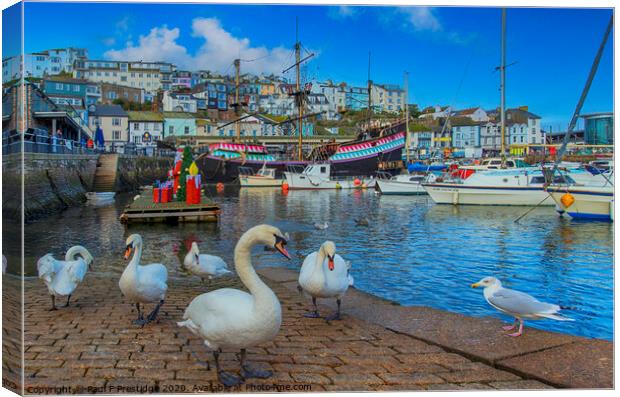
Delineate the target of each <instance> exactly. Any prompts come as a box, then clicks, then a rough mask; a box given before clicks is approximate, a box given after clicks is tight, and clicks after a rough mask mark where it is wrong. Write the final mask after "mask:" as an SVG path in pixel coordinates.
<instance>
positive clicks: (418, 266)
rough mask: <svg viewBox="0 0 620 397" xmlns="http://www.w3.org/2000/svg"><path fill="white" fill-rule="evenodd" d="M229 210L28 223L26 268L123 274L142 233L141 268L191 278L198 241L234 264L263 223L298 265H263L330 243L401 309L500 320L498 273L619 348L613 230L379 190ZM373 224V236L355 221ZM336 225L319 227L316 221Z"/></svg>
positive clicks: (103, 212)
mask: <svg viewBox="0 0 620 397" xmlns="http://www.w3.org/2000/svg"><path fill="white" fill-rule="evenodd" d="M210 194H211V195H212V196H213V198H214V200H216V201H217V202H218V203H219V204H220V205H221V207H222V218H221V219H222V220H221V221H220V224H219V225H216V224H211V223H201V224H192V223H188V224H180V225H177V226H173V225H166V224H159V225H132V226H131V227H129V228H127V229H126V228H125V227H124V226H123V225H121V224H120V223H119V222H118V217H119V215H120V212H121V210H122V208H123V205H124V204H125V203H126V202H127V201H128V200H130V199H131V195H127V196H120V197H118V198H117V199H116V201H115V202H114V203H113V204H112V205H110V206H102V207H93V206H84V207H80V208H73V209H70V210H68V211H65V212H63V213H62V214H60V215H56V216H52V217H49V218H46V219H44V220H41V221H38V222H34V223H32V224H28V225H27V226H26V232H25V238H26V241H27V247H26V271H27V273H28V274H30V275H32V274H34V272H35V266H36V260H37V258H38V257H40V256H41V255H43V254H44V253H46V252H53V253H54V254H55V255H57V256H62V255H64V252H65V251H66V249H67V248H68V247H69V246H71V245H74V244H82V245H84V246H86V247H87V248H88V249H89V250H90V251H91V253H92V254H93V255H94V256H95V258H96V262H95V264H94V266H95V269H96V271H99V272H109V273H110V274H111V275H113V276H115V277H117V276H118V274H119V273H120V272H121V271H122V269H123V268H124V266H125V265H126V262H125V261H124V260H123V259H122V258H121V255H122V253H123V251H124V247H125V242H124V241H125V238H126V237H127V236H128V235H129V234H130V233H140V234H142V236H143V238H144V241H145V247H144V253H143V263H148V262H162V263H164V264H166V265H167V266H168V268H169V271H170V274H171V276H172V277H173V278H174V277H186V273H185V272H184V271H183V270H182V269H181V263H182V258H183V256H184V255H185V253H186V252H187V249H188V248H189V245H190V244H191V241H198V244H199V246H200V248H201V251H202V252H204V253H212V254H216V255H220V256H222V257H223V258H224V259H225V260H226V261H227V262H228V263H229V264H232V262H233V249H234V245H235V243H236V241H237V239H238V238H239V236H240V235H241V233H243V231H245V230H247V229H248V228H249V227H251V226H254V225H256V224H258V223H270V224H274V225H276V226H278V227H280V228H281V229H282V231H284V232H289V233H290V235H291V242H290V245H289V247H290V248H289V251H290V252H291V254H292V255H293V260H292V261H289V262H287V261H285V260H284V259H283V258H281V257H280V256H279V255H274V254H273V253H271V252H267V251H264V250H259V249H257V250H256V252H255V256H254V257H253V261H254V264H255V265H257V266H263V265H268V266H287V267H289V268H293V269H298V268H299V266H300V265H301V263H302V261H303V258H304V257H305V256H306V255H308V254H309V253H311V252H312V251H314V250H316V249H317V248H318V247H319V246H320V244H321V243H322V242H323V241H325V240H326V239H330V240H333V241H334V242H335V243H336V245H337V247H338V252H339V253H340V254H341V255H342V256H344V257H345V258H346V259H348V260H350V261H351V263H352V264H353V274H354V277H355V281H356V287H357V288H359V289H361V290H364V291H368V292H371V293H373V294H376V295H378V296H381V297H384V298H388V299H392V300H395V301H397V302H399V303H401V304H403V305H424V306H432V307H436V308H439V309H445V310H450V311H456V312H460V313H464V314H468V315H473V316H486V315H494V316H500V315H499V314H498V313H496V312H495V311H494V310H493V309H492V308H490V307H489V306H488V305H487V304H486V302H485V301H484V298H483V296H482V292H481V291H480V290H473V289H471V288H470V284H471V283H472V282H475V281H478V280H479V279H481V278H482V277H484V276H489V275H494V276H496V277H498V278H499V279H501V280H503V281H504V284H505V286H507V287H512V288H516V289H519V290H522V291H525V292H529V293H531V294H533V295H535V296H536V297H538V298H539V299H541V300H546V301H549V302H554V303H558V304H560V305H562V306H566V307H568V308H569V309H568V310H566V311H565V312H566V315H567V316H569V317H573V318H575V319H576V320H577V321H575V322H571V323H567V322H564V323H560V322H554V321H552V320H542V321H538V322H531V321H530V322H528V323H529V325H531V326H535V327H539V328H543V329H549V330H556V331H559V332H565V333H571V334H576V335H583V336H591V337H598V338H606V339H611V338H612V334H613V325H612V319H613V317H612V316H613V259H612V258H613V248H612V247H613V235H612V233H613V229H612V225H611V224H608V223H596V222H592V223H585V222H575V221H571V220H569V219H562V218H559V217H558V216H557V215H556V214H555V212H554V211H553V209H552V208H539V209H536V210H534V211H532V212H531V213H530V214H529V215H528V216H526V217H525V218H524V219H522V220H521V221H520V222H519V223H515V222H514V220H515V219H516V218H517V217H518V216H519V215H521V214H522V213H523V212H524V211H525V210H526V208H524V207H521V208H518V207H478V206H462V207H455V206H449V205H447V206H445V205H442V206H440V205H435V204H433V203H432V201H431V200H430V198H428V197H426V196H418V197H398V196H377V195H375V194H374V192H372V191H359V190H355V191H290V192H288V194H286V195H285V194H283V193H282V192H281V191H280V190H279V189H270V188H256V189H243V190H239V189H237V188H232V187H228V186H227V187H226V190H225V191H224V192H219V193H218V192H216V191H215V190H213V191H210ZM359 217H368V219H369V220H370V225H369V226H368V227H361V226H356V225H355V222H354V219H355V218H359ZM325 221H327V222H328V223H329V228H328V229H327V230H316V229H315V228H314V226H313V225H314V223H316V222H325ZM11 254H13V255H15V254H17V253H11V252H9V260H11V258H10V256H11Z"/></svg>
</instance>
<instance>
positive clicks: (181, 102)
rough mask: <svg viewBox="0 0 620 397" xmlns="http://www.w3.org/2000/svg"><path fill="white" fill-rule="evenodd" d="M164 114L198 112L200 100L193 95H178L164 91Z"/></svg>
mask: <svg viewBox="0 0 620 397" xmlns="http://www.w3.org/2000/svg"><path fill="white" fill-rule="evenodd" d="M162 106H163V108H164V112H188V113H196V112H197V111H198V100H197V98H196V97H194V96H193V95H191V94H177V93H170V92H169V91H164V95H163V98H162Z"/></svg>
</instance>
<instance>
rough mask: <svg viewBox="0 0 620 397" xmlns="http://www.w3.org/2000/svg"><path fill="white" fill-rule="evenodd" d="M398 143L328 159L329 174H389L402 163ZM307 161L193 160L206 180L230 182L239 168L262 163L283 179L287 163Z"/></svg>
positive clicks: (211, 158)
mask: <svg viewBox="0 0 620 397" xmlns="http://www.w3.org/2000/svg"><path fill="white" fill-rule="evenodd" d="M402 149H403V148H402V146H399V147H396V148H393V149H391V150H389V151H383V152H379V153H376V154H372V155H368V156H364V157H358V158H353V159H345V160H334V161H329V163H330V165H331V167H332V171H331V172H332V175H334V176H336V177H347V176H373V175H374V174H375V173H376V172H377V171H379V170H381V171H387V172H390V173H393V174H396V173H398V171H400V166H402V161H401V157H402ZM309 163H310V162H308V161H266V162H265V161H251V160H246V161H243V160H242V159H224V158H222V157H219V156H211V155H203V156H201V157H199V158H198V159H197V161H196V164H197V165H198V168H199V169H200V172H201V173H202V176H203V178H204V181H205V182H206V183H218V182H222V183H232V182H234V181H236V180H237V179H238V178H239V167H247V168H252V169H253V170H254V171H256V172H257V171H258V170H260V169H261V168H262V167H263V166H265V167H267V168H274V169H275V170H276V178H277V179H284V178H285V177H284V172H285V171H287V170H288V168H289V166H302V167H305V166H306V165H308V164H309ZM390 163H392V164H398V165H400V166H396V167H393V168H382V164H390Z"/></svg>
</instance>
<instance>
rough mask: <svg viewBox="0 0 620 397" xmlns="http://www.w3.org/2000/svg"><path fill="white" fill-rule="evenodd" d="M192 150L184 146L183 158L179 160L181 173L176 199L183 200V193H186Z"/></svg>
mask: <svg viewBox="0 0 620 397" xmlns="http://www.w3.org/2000/svg"><path fill="white" fill-rule="evenodd" d="M193 161H194V160H193V159H192V150H191V149H190V148H189V146H185V149H184V150H183V160H182V162H181V175H179V190H177V201H182V202H185V194H186V193H187V188H186V185H187V181H186V179H187V175H188V174H189V167H190V166H191V165H192V162H193Z"/></svg>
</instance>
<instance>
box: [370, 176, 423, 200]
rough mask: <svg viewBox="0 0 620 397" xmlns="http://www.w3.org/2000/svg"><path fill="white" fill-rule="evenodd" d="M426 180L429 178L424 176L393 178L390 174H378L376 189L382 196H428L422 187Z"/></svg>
mask: <svg viewBox="0 0 620 397" xmlns="http://www.w3.org/2000/svg"><path fill="white" fill-rule="evenodd" d="M429 175H433V174H429ZM433 176H434V175H433ZM426 179H427V176H426V175H424V174H400V175H394V176H392V175H391V174H388V173H383V172H378V173H377V178H376V187H377V190H378V191H379V192H380V193H381V194H398V195H417V194H427V193H426V190H424V187H423V186H422V182H424V181H425V180H426Z"/></svg>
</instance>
